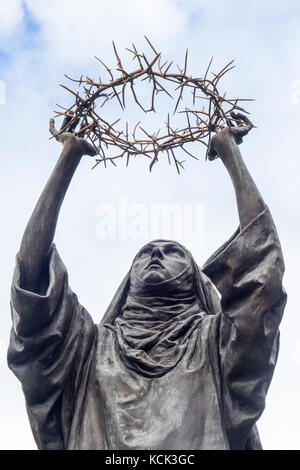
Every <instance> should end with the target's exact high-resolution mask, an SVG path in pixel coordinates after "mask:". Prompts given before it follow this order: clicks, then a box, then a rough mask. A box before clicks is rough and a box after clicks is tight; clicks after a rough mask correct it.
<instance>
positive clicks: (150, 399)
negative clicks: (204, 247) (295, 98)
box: [8, 115, 286, 450]
mask: <svg viewBox="0 0 300 470" xmlns="http://www.w3.org/2000/svg"><path fill="white" fill-rule="evenodd" d="M238 118H239V119H242V120H243V122H244V125H243V126H241V127H229V128H226V129H224V130H223V131H221V132H220V133H218V134H216V135H215V136H214V137H213V139H212V141H211V145H210V150H209V158H210V159H211V160H213V159H214V158H216V157H219V158H220V159H221V160H222V162H223V163H224V166H225V168H226V169H227V170H228V172H229V175H230V177H231V180H232V183H233V186H234V188H235V192H236V199H237V206H238V212H239V219H240V226H239V229H238V230H237V231H236V233H235V234H234V235H233V236H232V238H231V239H230V240H229V241H228V242H226V243H225V244H224V245H223V246H222V247H221V248H220V249H219V250H218V251H217V252H216V253H214V254H213V255H212V257H211V258H210V259H209V260H208V261H207V262H206V263H205V265H204V266H203V267H202V269H201V270H200V269H199V268H198V266H197V265H196V263H195V261H194V260H193V257H192V255H191V254H190V253H189V252H188V251H187V250H186V249H185V248H184V247H183V246H181V245H180V244H178V243H177V242H173V241H168V240H154V241H153V242H151V243H148V244H147V245H146V246H145V247H143V248H142V249H141V250H140V251H139V253H138V254H137V255H136V257H135V259H134V261H133V264H132V267H131V269H130V271H129V273H128V275H127V276H126V277H125V279H124V281H123V282H122V284H121V285H120V287H119V289H118V290H117V292H116V294H115V296H114V298H113V300H112V302H111V304H110V306H109V308H108V310H107V312H106V314H105V315H104V317H103V320H102V322H101V323H100V325H95V324H94V322H93V320H92V318H91V316H90V315H89V313H88V312H87V311H86V310H85V309H84V308H83V307H82V306H81V305H80V304H79V302H78V300H77V297H76V295H75V294H74V293H73V292H72V291H71V289H70V287H69V285H68V276H67V271H66V268H65V266H64V264H63V263H62V261H61V259H60V257H59V255H58V252H57V250H56V248H55V246H54V245H53V237H54V232H55V227H56V222H57V218H58V214H59V210H60V206H61V203H62V201H63V198H64V196H65V193H66V191H67V188H68V186H69V183H70V181H71V179H72V176H73V174H74V172H75V170H76V168H77V165H78V164H79V162H80V159H81V157H82V155H84V154H94V151H93V148H92V147H91V146H89V145H88V144H87V143H86V142H85V141H84V140H83V139H80V138H78V137H75V136H73V135H71V134H69V133H64V134H60V135H59V136H58V139H59V140H60V141H61V142H62V143H63V151H62V154H61V156H60V158H59V161H58V163H57V165H56V167H55V169H54V171H53V173H52V175H51V176H50V179H49V181H48V183H47V185H46V187H45V189H44V191H43V193H42V195H41V197H40V199H39V201H38V203H37V206H36V208H35V210H34V212H33V214H32V216H31V219H30V220H29V223H28V225H27V228H26V230H25V233H24V236H23V239H22V243H21V247H20V251H19V254H18V256H17V266H16V270H15V274H14V279H13V285H12V296H11V300H12V318H13V328H12V331H11V342H10V347H9V351H8V363H9V366H10V368H11V369H12V370H13V372H14V373H15V374H16V376H17V377H18V379H19V380H20V381H21V383H22V386H23V391H24V394H25V397H26V405H27V411H28V416H29V420H30V424H31V427H32V432H33V434H34V437H35V440H36V442H37V445H38V448H39V449H189V450H195V449H260V448H261V445H260V439H259V436H258V433H257V430H256V421H257V420H258V418H259V417H260V415H261V413H262V412H263V409H264V404H265V396H266V393H267V390H268V387H269V384H270V381H271V378H272V375H273V371H274V367H275V364H276V359H277V354H278V339H279V324H280V321H281V317H282V313H283V310H284V306H285V302H286V294H285V292H284V290H283V288H282V276H283V271H284V264H283V259H282V253H281V249H280V244H279V240H278V236H277V232H276V229H275V227H274V224H273V221H272V217H271V215H270V212H269V210H268V208H267V207H266V205H265V203H264V201H263V199H262V197H261V195H260V193H259V192H258V190H257V188H256V186H255V184H254V182H253V179H252V177H251V176H250V174H249V172H248V170H247V168H246V166H245V163H244V162H243V159H242V157H241V154H240V151H239V148H238V144H240V143H241V142H242V137H243V136H244V135H246V134H247V133H248V132H249V130H250V129H251V127H252V125H251V123H250V122H249V121H248V120H247V119H245V118H244V117H242V116H241V115H239V116H238ZM51 131H52V133H54V134H55V129H54V128H53V123H52V124H51ZM217 290H218V291H219V293H220V294H221V299H220V296H219V295H218V292H217Z"/></svg>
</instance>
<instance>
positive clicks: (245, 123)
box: [207, 112, 254, 160]
mask: <svg viewBox="0 0 300 470" xmlns="http://www.w3.org/2000/svg"><path fill="white" fill-rule="evenodd" d="M230 114H231V117H232V118H233V119H235V120H238V121H239V123H238V125H237V126H235V125H234V124H233V122H232V121H231V126H229V127H226V128H225V129H222V131H221V132H218V133H217V134H215V135H214V136H213V137H212V139H211V141H210V145H209V149H208V153H207V155H208V160H215V159H216V158H218V156H219V152H220V151H221V150H222V148H223V147H224V146H226V143H228V142H230V140H232V139H233V140H234V142H235V143H236V144H237V145H239V144H241V143H242V142H243V137H244V136H245V135H247V134H248V132H249V131H250V130H251V129H252V127H254V126H253V124H252V122H251V121H250V120H249V119H248V118H247V116H244V114H241V113H234V112H232V113H230Z"/></svg>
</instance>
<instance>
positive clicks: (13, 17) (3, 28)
mask: <svg viewBox="0 0 300 470" xmlns="http://www.w3.org/2000/svg"><path fill="white" fill-rule="evenodd" d="M22 18H23V8H22V0H1V1H0V39H1V40H6V39H8V38H9V37H10V36H11V35H12V34H14V33H15V31H16V30H17V28H18V26H19V25H20V24H21V22H22Z"/></svg>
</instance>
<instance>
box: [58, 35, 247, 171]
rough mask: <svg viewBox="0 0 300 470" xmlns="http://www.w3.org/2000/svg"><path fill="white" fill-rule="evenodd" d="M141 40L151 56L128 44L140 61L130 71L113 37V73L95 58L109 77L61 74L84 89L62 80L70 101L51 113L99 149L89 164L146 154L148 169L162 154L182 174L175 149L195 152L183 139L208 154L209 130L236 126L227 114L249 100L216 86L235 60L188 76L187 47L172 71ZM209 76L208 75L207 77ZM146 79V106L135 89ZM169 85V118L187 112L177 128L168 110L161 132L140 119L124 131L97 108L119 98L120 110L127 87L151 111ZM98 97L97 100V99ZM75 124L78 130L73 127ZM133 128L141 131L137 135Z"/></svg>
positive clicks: (139, 103)
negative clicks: (148, 98) (148, 101)
mask: <svg viewBox="0 0 300 470" xmlns="http://www.w3.org/2000/svg"><path fill="white" fill-rule="evenodd" d="M145 39H146V41H147V43H148V45H149V46H150V50H151V57H149V56H148V57H146V55H145V53H143V52H138V50H137V48H136V47H135V45H134V44H132V48H131V49H129V48H128V49H126V50H127V51H128V52H129V53H130V54H131V55H132V59H133V60H134V61H135V62H137V64H138V68H136V69H135V70H133V71H127V70H125V68H124V67H123V64H122V61H121V58H120V55H119V53H118V51H117V48H116V45H115V43H114V42H113V51H114V55H115V58H116V61H117V66H116V69H115V71H114V73H113V71H112V69H111V68H109V67H108V66H107V65H106V64H105V63H104V62H103V61H102V60H100V59H99V58H97V57H96V59H97V60H98V61H99V63H100V65H101V66H102V67H103V68H104V69H105V70H106V72H107V74H108V76H109V80H108V81H107V82H102V81H101V80H100V79H99V80H98V81H94V80H93V79H91V78H90V77H88V76H86V78H85V79H84V78H83V76H81V77H80V79H79V80H78V79H73V78H71V77H69V76H68V75H65V76H66V78H67V79H68V80H70V81H71V82H72V83H76V84H77V86H78V87H79V89H81V90H82V93H81V94H80V93H79V91H77V92H76V91H74V90H72V89H71V88H69V87H67V86H66V85H61V86H62V87H63V88H64V89H65V90H67V91H68V92H69V93H71V94H72V96H73V97H74V103H73V104H72V105H71V106H70V107H68V108H66V107H63V106H60V105H57V106H58V107H59V108H60V110H57V111H55V117H58V116H63V117H64V120H63V123H62V126H61V129H60V131H59V132H60V133H62V132H73V133H74V135H76V136H80V137H84V138H86V139H88V140H89V141H90V143H91V144H92V145H93V147H94V148H95V150H96V151H97V154H98V158H96V163H95V165H94V167H93V168H95V167H96V166H97V165H99V164H100V163H103V164H104V165H105V166H106V163H107V162H110V163H111V164H113V165H114V166H115V165H116V160H118V159H121V158H125V159H126V165H128V164H129V160H130V159H131V158H132V157H134V156H139V157H140V156H144V157H146V158H148V159H150V163H149V168H150V171H151V170H152V167H153V165H154V164H155V163H156V162H158V160H159V156H160V155H161V154H162V153H165V154H166V155H167V158H168V161H169V163H170V164H171V163H172V162H173V163H174V164H175V167H176V169H177V172H178V173H180V169H182V168H184V167H183V163H184V161H180V160H179V159H178V158H177V156H176V152H175V151H176V149H182V150H183V151H184V152H185V153H186V154H187V155H188V156H190V157H192V158H195V159H197V160H198V157H196V156H194V155H193V154H192V153H191V152H190V151H188V150H187V149H186V146H187V144H189V143H191V142H194V141H197V142H200V143H201V144H203V145H204V146H205V147H206V158H207V149H208V147H209V142H210V139H211V136H212V133H213V132H219V131H220V130H221V129H223V128H224V127H225V126H230V125H233V122H234V121H235V124H237V125H241V124H242V123H241V122H240V121H239V120H238V119H235V118H233V117H232V116H231V113H232V112H235V111H240V112H243V113H246V114H249V113H248V112H247V111H246V110H245V109H244V108H242V107H241V106H240V102H242V101H253V100H251V99H240V98H232V99H230V98H227V97H226V93H223V94H220V92H219V91H218V87H219V82H220V80H221V78H222V77H223V76H224V75H225V74H226V73H227V72H229V71H230V70H231V69H232V68H234V65H233V61H231V62H229V63H228V64H227V65H225V67H223V68H222V69H221V70H220V71H219V72H218V73H212V72H211V71H210V69H211V65H212V59H211V60H210V62H209V64H208V66H207V68H206V70H205V73H204V74H203V76H202V77H192V76H191V75H189V74H188V71H187V68H188V51H186V54H185V59H184V65H183V67H182V68H181V67H179V66H177V69H178V70H177V71H174V70H172V66H173V61H171V62H170V61H168V60H166V61H164V62H163V61H162V54H161V53H160V52H157V51H156V49H155V48H154V46H153V45H152V43H151V42H150V41H149V39H148V38H147V37H146V36H145ZM116 72H117V73H118V76H117V77H116V76H115V75H114V74H115V73H116ZM209 75H210V76H211V75H212V77H210V78H209ZM147 79H148V82H149V84H150V86H151V88H152V89H151V106H150V108H149V109H147V108H146V107H145V106H144V104H143V103H142V102H141V101H140V99H139V97H138V91H137V85H138V82H139V81H144V80H147ZM168 85H169V86H170V85H172V86H173V88H174V90H173V92H174V93H175V94H177V96H176V101H175V106H174V109H173V119H174V116H175V115H176V114H182V113H183V114H184V116H185V125H184V127H182V128H181V129H177V128H175V127H174V125H173V124H172V123H171V118H170V113H168V115H167V118H166V120H165V122H164V129H165V131H164V132H163V133H161V129H159V130H158V131H155V132H154V133H153V132H149V131H147V130H146V129H144V127H142V125H141V122H140V121H139V122H137V123H136V124H135V125H134V126H133V127H132V132H131V134H129V125H128V122H126V125H125V130H124V129H123V130H120V129H118V128H117V124H118V123H120V121H121V118H118V119H115V120H114V121H113V122H108V121H107V120H105V119H104V118H103V115H101V112H100V111H99V109H98V108H99V107H100V108H103V106H104V105H105V104H106V103H107V102H109V101H111V100H117V101H118V104H119V106H120V108H121V110H122V111H123V112H124V110H125V107H126V102H125V91H126V89H127V88H129V89H130V91H131V94H132V97H133V99H134V101H135V103H136V104H137V106H138V107H139V108H141V109H142V110H143V112H144V113H150V112H155V106H156V98H157V95H158V94H159V93H164V94H167V95H168V96H169V97H170V98H172V99H174V97H173V95H172V94H171V92H170V90H168ZM185 90H189V91H190V92H191V94H190V96H191V101H192V106H189V107H187V106H186V107H184V109H180V110H179V105H180V104H181V102H182V101H183V94H184V91H185ZM100 100H101V103H99V101H100ZM199 100H205V101H204V103H205V104H204V105H202V106H200V107H199V105H198V103H199ZM201 103H203V101H202V102H201ZM199 108H200V109H199ZM77 128H78V130H76V129H77ZM137 131H139V133H140V134H142V135H137V134H138V132H137ZM104 147H105V148H106V149H112V150H114V151H115V149H117V154H116V155H113V156H106V155H105V151H104Z"/></svg>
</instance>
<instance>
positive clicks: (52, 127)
mask: <svg viewBox="0 0 300 470" xmlns="http://www.w3.org/2000/svg"><path fill="white" fill-rule="evenodd" d="M49 131H50V134H52V135H53V136H54V137H55V136H56V134H57V130H56V129H55V121H54V118H51V119H50V121H49Z"/></svg>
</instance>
